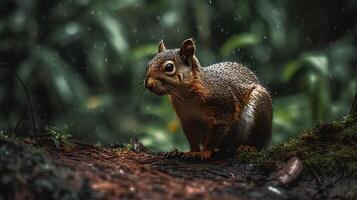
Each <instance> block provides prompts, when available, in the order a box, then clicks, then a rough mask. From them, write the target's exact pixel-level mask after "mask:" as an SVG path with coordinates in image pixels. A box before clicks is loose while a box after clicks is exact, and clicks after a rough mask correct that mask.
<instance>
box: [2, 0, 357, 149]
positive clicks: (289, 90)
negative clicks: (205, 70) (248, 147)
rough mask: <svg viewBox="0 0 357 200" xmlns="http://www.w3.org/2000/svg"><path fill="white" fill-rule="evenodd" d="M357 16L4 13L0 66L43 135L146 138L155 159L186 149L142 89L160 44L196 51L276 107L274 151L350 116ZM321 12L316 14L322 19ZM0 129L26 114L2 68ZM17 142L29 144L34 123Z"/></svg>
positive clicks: (60, 6) (289, 5) (231, 10)
mask: <svg viewBox="0 0 357 200" xmlns="http://www.w3.org/2000/svg"><path fill="white" fill-rule="evenodd" d="M356 6H357V5H356V4H355V3H354V2H353V1H351V0H349V1H338V2H327V3H325V2H324V3H322V2H320V1H319V2H316V3H311V1H307V0H304V1H297V0H294V1H291V2H290V1H289V2H288V1H282V0H280V1H274V0H264V1H263V0H254V1H248V0H239V1H234V0H222V1H189V0H184V1H143V0H123V1H117V0H107V1H95V0H63V1H46V2H42V1H35V0H28V1H1V2H0V18H1V20H0V65H1V66H2V65H6V66H8V67H7V68H11V69H13V70H15V71H16V72H18V74H19V75H20V76H21V77H22V79H23V80H24V82H25V84H26V85H27V86H28V87H29V89H30V91H31V99H32V103H33V104H34V107H35V114H36V119H37V121H38V123H39V127H43V126H44V125H51V126H55V127H58V128H59V129H64V130H68V131H70V132H71V133H73V137H74V138H76V139H80V140H85V141H88V142H93V143H96V142H98V141H100V142H103V143H121V142H128V141H129V139H130V138H133V137H138V138H139V139H140V140H141V141H142V142H143V143H144V144H145V145H148V146H150V147H151V148H152V149H155V150H172V149H173V148H178V149H180V150H184V149H187V144H186V143H185V140H184V138H183V136H182V134H180V133H181V132H182V131H181V129H180V126H179V122H178V120H177V118H176V117H175V114H174V112H173V110H172V108H171V106H170V105H169V103H168V100H167V99H166V98H165V97H163V98H158V97H154V96H153V95H152V94H149V93H148V92H147V91H145V90H144V88H143V87H142V85H143V80H144V76H145V68H146V64H147V62H148V61H149V60H150V59H151V58H152V57H153V56H154V54H155V53H156V51H157V43H158V41H159V40H161V39H164V41H165V44H166V47H168V48H177V47H178V46H179V45H180V44H181V42H182V40H183V39H186V38H189V37H194V38H196V40H197V48H198V51H197V56H198V58H199V60H200V62H201V63H202V64H203V65H205V66H207V65H209V64H212V63H215V62H219V61H228V60H230V61H239V62H242V63H243V64H246V65H248V67H250V68H251V69H253V70H254V71H255V72H256V73H257V75H258V76H259V77H260V79H261V80H262V81H263V83H264V85H266V86H267V87H268V88H269V89H270V91H271V94H272V95H273V103H274V125H273V127H274V138H273V141H274V142H279V141H282V140H286V139H287V138H289V137H292V136H294V135H296V134H297V133H298V132H299V131H301V130H303V129H306V128H307V127H310V126H311V125H313V124H314V123H316V122H317V121H319V120H333V119H337V118H339V117H341V116H342V115H343V114H345V113H347V112H348V110H349V107H350V103H351V101H352V98H353V95H354V94H355V93H356V91H357V76H356V74H357V72H356V67H355V64H356V56H355V55H356V53H357V49H356V45H355V44H356V36H355V35H356V34H353V30H356V24H355V23H353V22H354V21H355V20H356V17H355V15H353V13H355V12H356V10H357V9H356ZM316 10H319V12H318V13H316V12H315V11H316ZM0 80H1V83H3V84H1V85H0V104H1V105H2V108H1V112H0V122H1V123H0V129H1V130H11V129H13V127H14V126H15V124H16V122H17V121H18V119H19V118H20V115H21V108H22V107H23V106H24V105H26V98H24V95H23V91H22V88H21V87H20V85H19V84H18V83H17V82H16V79H15V77H14V76H13V74H12V73H11V70H7V69H6V67H1V68H0ZM21 127H22V129H20V130H19V133H21V134H22V135H25V134H26V133H27V134H28V135H29V134H30V133H28V132H29V131H28V130H31V128H30V123H29V119H28V118H26V119H25V120H24V123H23V125H22V126H21Z"/></svg>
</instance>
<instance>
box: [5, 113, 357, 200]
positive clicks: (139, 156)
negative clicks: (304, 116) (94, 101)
mask: <svg viewBox="0 0 357 200" xmlns="http://www.w3.org/2000/svg"><path fill="white" fill-rule="evenodd" d="M356 119H357V117H356V116H354V117H353V116H348V117H345V118H344V119H342V120H341V121H339V122H333V123H323V124H320V125H318V126H316V127H315V128H313V129H311V130H308V131H305V132H303V133H301V134H300V136H299V137H298V138H295V139H291V140H289V141H287V142H285V143H281V144H277V145H275V146H273V147H272V148H270V149H267V150H265V151H262V152H243V153H241V154H238V155H236V156H234V157H231V158H216V159H212V160H209V161H200V160H182V159H179V158H167V157H166V156H165V155H164V154H163V153H152V152H149V151H146V150H145V148H144V147H143V146H142V145H141V144H140V143H139V142H138V141H133V143H132V144H131V145H130V147H126V148H115V147H109V146H98V145H90V144H83V143H79V142H73V141H72V142H71V141H60V142H59V143H58V144H57V143H56V142H53V140H51V139H49V138H46V137H42V138H40V139H38V140H37V141H36V142H35V140H33V139H19V138H6V137H4V136H2V137H0V188H1V189H0V191H1V192H0V199H220V200H223V199H356V197H357V120H356ZM301 169H302V171H301Z"/></svg>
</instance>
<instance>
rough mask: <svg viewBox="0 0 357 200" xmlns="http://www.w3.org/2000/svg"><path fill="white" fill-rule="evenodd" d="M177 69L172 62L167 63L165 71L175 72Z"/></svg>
mask: <svg viewBox="0 0 357 200" xmlns="http://www.w3.org/2000/svg"><path fill="white" fill-rule="evenodd" d="M174 70H175V67H174V65H173V64H172V63H167V64H166V65H165V72H168V73H173V72H174Z"/></svg>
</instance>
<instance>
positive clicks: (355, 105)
mask: <svg viewBox="0 0 357 200" xmlns="http://www.w3.org/2000/svg"><path fill="white" fill-rule="evenodd" d="M354 113H357V94H355V97H354V98H353V102H352V107H351V112H350V114H354Z"/></svg>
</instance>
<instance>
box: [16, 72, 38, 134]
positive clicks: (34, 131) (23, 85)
mask: <svg viewBox="0 0 357 200" xmlns="http://www.w3.org/2000/svg"><path fill="white" fill-rule="evenodd" d="M12 72H13V73H14V74H15V77H16V79H17V80H18V81H19V82H20V84H21V86H22V88H23V89H24V91H25V95H26V99H27V104H28V107H29V110H30V114H31V120H32V125H33V134H34V135H35V139H37V127H36V122H35V116H34V114H33V110H32V104H31V100H30V95H29V93H28V90H27V88H26V86H25V84H24V82H23V81H22V79H21V78H20V77H19V75H18V74H17V73H16V72H15V71H12Z"/></svg>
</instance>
